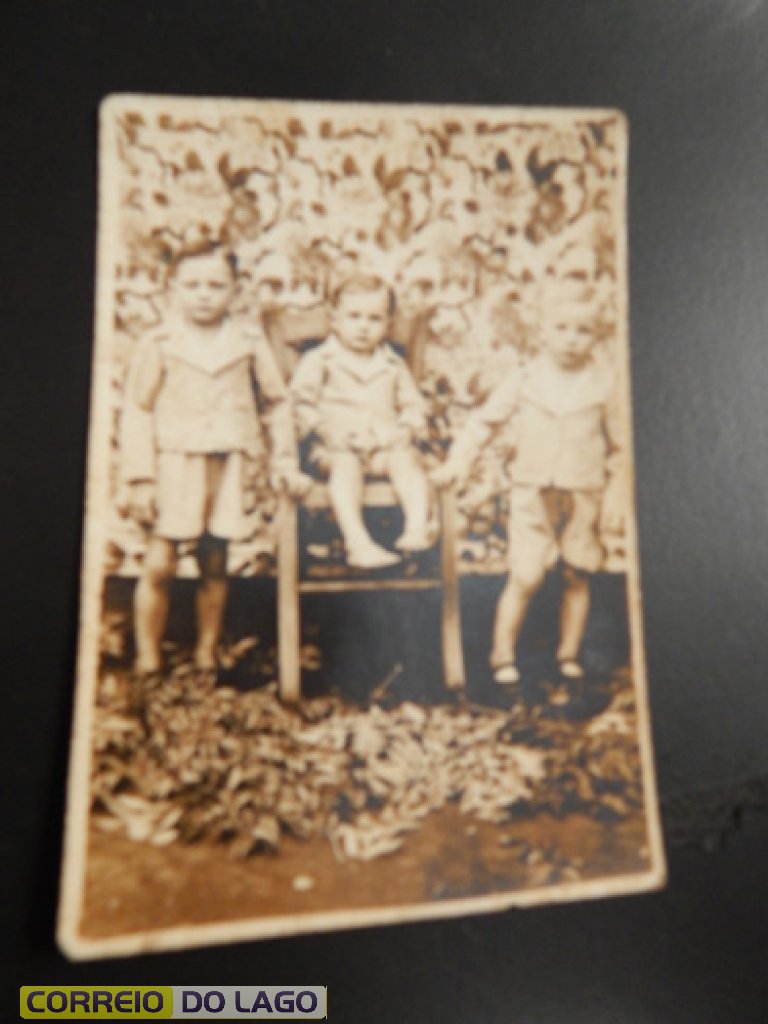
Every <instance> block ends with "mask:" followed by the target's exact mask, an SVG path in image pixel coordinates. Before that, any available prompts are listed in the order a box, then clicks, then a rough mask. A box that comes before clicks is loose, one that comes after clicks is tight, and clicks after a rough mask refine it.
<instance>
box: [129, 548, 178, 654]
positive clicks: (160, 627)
mask: <svg viewBox="0 0 768 1024" xmlns="http://www.w3.org/2000/svg"><path fill="white" fill-rule="evenodd" d="M175 572H176V544H175V542H174V541H172V540H165V539H164V538H163V537H152V538H151V539H150V541H149V544H148V545H147V553H146V556H145V558H144V568H143V569H142V573H141V576H140V578H139V582H138V583H137V584H136V592H135V594H134V599H133V609H134V611H133V614H134V624H135V632H136V669H137V671H138V672H158V671H159V670H160V668H161V667H162V655H161V651H160V643H161V641H162V639H163V634H164V633H165V624H166V621H167V619H168V600H169V595H168V586H169V583H170V581H171V579H172V577H173V575H174V574H175Z"/></svg>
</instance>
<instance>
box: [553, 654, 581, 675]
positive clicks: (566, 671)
mask: <svg viewBox="0 0 768 1024" xmlns="http://www.w3.org/2000/svg"><path fill="white" fill-rule="evenodd" d="M558 667H559V669H560V675H561V677H562V678H563V679H583V678H584V669H583V668H582V666H581V665H580V664H579V662H578V661H577V660H576V659H575V658H562V659H561V660H560V661H559V662H558Z"/></svg>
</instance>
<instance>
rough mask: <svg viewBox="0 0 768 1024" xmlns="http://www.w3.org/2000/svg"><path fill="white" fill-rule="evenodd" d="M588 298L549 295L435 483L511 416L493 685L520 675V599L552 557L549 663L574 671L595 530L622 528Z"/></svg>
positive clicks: (619, 479)
mask: <svg viewBox="0 0 768 1024" xmlns="http://www.w3.org/2000/svg"><path fill="white" fill-rule="evenodd" d="M596 327H597V324H596V315H595V312H594V305H593V304H592V303H590V302H589V301H585V300H576V301H572V302H564V301H562V300H558V299H557V298H555V299H554V301H553V303H552V304H551V305H550V306H549V308H548V310H547V313H546V316H545V323H544V330H543V337H542V340H541V345H540V349H539V351H538V353H537V354H536V355H535V356H533V357H532V358H531V359H530V361H528V362H527V363H526V364H524V365H523V366H521V367H519V368H515V369H514V370H513V371H511V372H510V373H509V374H508V375H507V376H506V377H505V378H504V379H502V380H501V381H500V383H499V384H498V385H497V387H496V388H495V390H494V391H493V392H492V393H491V395H490V396H489V398H488V399H487V401H486V402H485V404H484V405H483V406H481V407H480V409H478V410H477V412H476V413H475V414H474V415H473V417H472V418H471V419H470V421H469V423H468V424H467V426H466V428H465V430H464V432H463V433H462V434H461V435H460V436H459V438H458V440H457V441H456V443H455V444H454V447H453V450H452V452H451V454H450V456H449V458H448V460H447V462H446V463H445V464H444V465H443V466H441V467H440V468H439V469H438V470H437V471H436V472H435V474H434V476H433V480H434V482H435V483H436V484H437V485H438V486H447V485H449V484H450V483H452V482H454V481H456V480H459V479H460V478H461V477H462V476H463V475H465V474H466V472H467V471H468V469H469V467H470V465H471V463H472V461H473V460H474V459H475V457H476V456H477V453H478V452H479V451H480V449H481V448H482V447H483V446H484V445H485V443H486V442H487V440H488V439H489V438H490V436H491V434H492V432H493V430H494V429H495V428H496V427H498V426H500V425H501V424H503V423H506V422H508V421H510V420H511V419H512V418H513V417H514V434H515V438H516V456H515V459H514V462H513V464H512V469H511V476H512V486H511V490H510V496H509V531H508V537H507V545H508V560H509V577H508V580H507V584H506V587H505V588H504V591H503V593H502V595H501V598H500V599H499V604H498V607H497V610H496V620H495V624H494V631H493V648H492V650H491V656H490V661H491V667H492V669H493V673H494V678H495V680H496V682H498V683H506V684H512V683H516V682H518V681H519V679H520V672H519V669H518V666H517V641H518V637H519V635H520V630H521V628H522V625H523V621H524V618H525V614H526V612H527V610H528V606H529V604H530V601H531V598H532V597H533V595H534V594H535V593H536V591H537V590H538V589H539V588H540V587H541V585H542V583H543V581H544V576H545V573H546V572H547V570H549V569H551V568H553V567H554V565H555V563H556V562H557V560H558V557H559V558H561V559H562V561H563V564H564V569H563V582H564V591H563V598H562V606H561V616H560V641H559V645H558V648H557V660H558V663H559V666H560V672H561V675H562V676H563V677H565V678H570V679H578V678H581V677H582V676H583V674H584V670H583V667H582V665H581V661H580V651H581V644H582V640H583V637H584V631H585V628H586V624H587V617H588V614H589V602H590V588H589V579H590V575H591V574H592V573H594V572H596V571H597V570H598V569H599V567H600V564H601V561H602V549H601V546H600V543H599V539H598V536H599V529H600V527H601V525H602V527H603V529H605V530H608V531H612V532H618V531H619V530H620V529H622V528H623V518H624V502H625V500H626V490H625V486H624V476H623V470H624V461H623V455H624V443H623V437H622V435H623V428H624V422H625V420H624V416H623V414H622V410H621V409H620V408H619V407H618V389H617V380H616V375H615V373H614V371H613V366H612V362H611V360H610V359H609V358H608V357H607V356H606V355H605V354H604V353H601V354H598V353H597V351H596V350H595V340H596Z"/></svg>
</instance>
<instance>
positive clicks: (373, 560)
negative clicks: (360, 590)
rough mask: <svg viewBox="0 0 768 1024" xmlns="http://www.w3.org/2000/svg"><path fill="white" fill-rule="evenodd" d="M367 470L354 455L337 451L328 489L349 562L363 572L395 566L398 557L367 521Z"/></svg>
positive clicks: (331, 460) (331, 462)
mask: <svg viewBox="0 0 768 1024" xmlns="http://www.w3.org/2000/svg"><path fill="white" fill-rule="evenodd" d="M364 482H365V481H364V476H363V467H362V465H361V463H360V459H359V458H358V457H357V455H355V454H354V453H353V452H334V453H333V454H332V455H331V459H330V477H329V480H328V490H329V492H330V496H331V505H332V506H333V511H334V514H335V516H336V522H337V523H338V524H339V529H340V530H341V535H342V537H343V539H344V546H345V548H346V550H347V562H348V563H349V564H350V565H354V566H357V567H359V568H363V569H380V568H383V567H384V566H387V565H394V564H395V563H396V562H397V561H398V558H397V555H393V554H392V552H391V551H387V549H386V548H383V547H381V546H380V545H379V544H377V543H376V542H375V541H374V540H373V538H372V537H371V535H370V534H369V533H368V530H367V529H366V526H365V522H364V521H363V484H364Z"/></svg>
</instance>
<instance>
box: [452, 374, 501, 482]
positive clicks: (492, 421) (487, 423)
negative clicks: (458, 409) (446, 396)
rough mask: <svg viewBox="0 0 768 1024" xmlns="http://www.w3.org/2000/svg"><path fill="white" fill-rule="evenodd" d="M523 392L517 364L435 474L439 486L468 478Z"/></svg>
mask: <svg viewBox="0 0 768 1024" xmlns="http://www.w3.org/2000/svg"><path fill="white" fill-rule="evenodd" d="M519 391H520V371H519V369H518V368H517V367H515V368H514V369H513V370H511V371H509V372H508V373H507V374H506V375H505V376H504V377H502V379H501V380H500V381H499V383H498V384H497V385H496V387H495V388H494V390H493V391H492V392H491V394H490V395H489V396H488V398H487V399H486V400H485V402H484V403H483V404H482V405H481V406H480V407H479V408H478V409H476V410H475V411H474V412H473V413H472V414H471V416H470V417H469V419H468V420H467V422H466V423H465V425H464V428H463V430H462V431H461V432H460V433H459V434H458V436H457V437H456V439H455V440H454V442H453V444H452V445H451V450H450V453H449V455H448V458H447V459H446V461H445V462H444V463H443V464H442V466H439V467H438V468H437V469H436V470H435V471H434V473H433V474H432V481H433V483H434V484H435V486H436V487H449V486H450V485H451V484H454V483H457V482H458V481H460V480H463V479H464V478H465V477H466V475H467V474H468V473H469V470H470V469H471V467H472V463H473V462H474V461H475V459H476V458H477V455H478V453H479V452H480V450H481V449H482V448H483V447H485V445H486V443H487V442H488V441H489V440H490V438H491V437H492V435H493V433H494V432H495V430H496V428H497V427H500V426H501V425H502V424H503V423H506V422H507V420H509V418H510V417H511V416H512V415H513V413H514V412H515V410H516V409H517V400H518V394H519Z"/></svg>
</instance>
